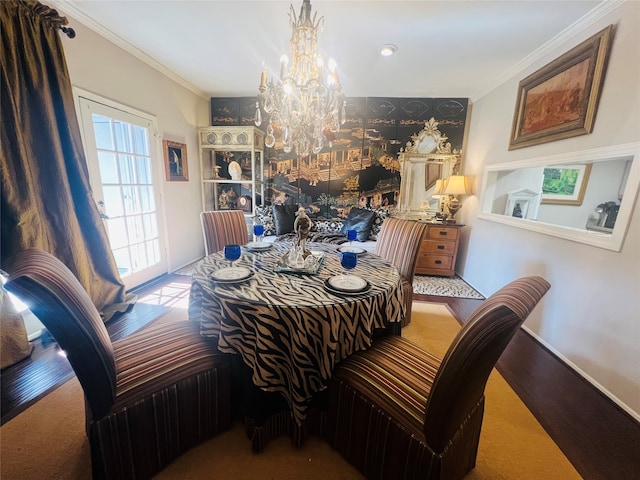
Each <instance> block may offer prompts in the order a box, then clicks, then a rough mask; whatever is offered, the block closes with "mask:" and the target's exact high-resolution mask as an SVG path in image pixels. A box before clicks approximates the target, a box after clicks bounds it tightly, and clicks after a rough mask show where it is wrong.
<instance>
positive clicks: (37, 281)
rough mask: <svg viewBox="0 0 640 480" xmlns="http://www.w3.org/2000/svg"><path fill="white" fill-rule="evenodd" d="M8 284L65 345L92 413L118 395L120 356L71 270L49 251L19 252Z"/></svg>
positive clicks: (102, 411)
mask: <svg viewBox="0 0 640 480" xmlns="http://www.w3.org/2000/svg"><path fill="white" fill-rule="evenodd" d="M7 270H8V272H9V281H8V282H7V283H6V284H5V289H6V290H7V291H9V292H12V293H13V294H15V295H16V296H17V297H18V298H20V299H21V300H22V301H23V302H24V303H25V304H26V305H27V306H28V307H29V309H30V310H31V311H32V312H33V313H34V315H35V316H36V317H38V319H39V320H40V321H41V322H42V323H43V324H44V326H45V327H46V328H47V329H48V330H49V332H50V333H51V335H52V336H53V338H55V340H56V342H58V345H60V348H62V350H64V351H65V353H66V356H67V359H68V360H69V363H70V364H71V367H72V368H73V370H74V372H75V373H76V376H77V377H78V380H79V381H80V384H81V385H82V388H83V390H84V393H85V397H86V399H87V403H88V405H89V407H90V409H91V412H92V414H93V418H94V419H98V418H101V417H103V416H104V415H106V414H107V413H108V412H109V410H110V409H111V406H112V405H113V403H114V401H115V389H116V361H115V356H114V353H113V346H112V344H111V340H110V339H109V334H108V332H107V329H106V328H105V326H104V323H103V322H102V318H101V317H100V313H99V312H98V310H97V309H96V307H95V305H94V304H93V303H92V301H91V298H89V295H88V294H87V292H86V291H85V290H84V288H83V287H82V285H81V284H80V282H79V281H78V280H77V279H76V277H75V276H74V275H73V273H71V271H70V270H69V269H68V268H67V267H66V266H65V265H64V264H63V263H62V262H61V261H60V260H58V259H57V258H55V257H54V256H53V255H51V254H50V253H47V252H44V251H42V250H37V249H27V250H23V251H22V252H20V253H19V254H18V255H16V257H15V258H14V259H13V261H12V262H11V264H10V267H9V268H8V269H7Z"/></svg>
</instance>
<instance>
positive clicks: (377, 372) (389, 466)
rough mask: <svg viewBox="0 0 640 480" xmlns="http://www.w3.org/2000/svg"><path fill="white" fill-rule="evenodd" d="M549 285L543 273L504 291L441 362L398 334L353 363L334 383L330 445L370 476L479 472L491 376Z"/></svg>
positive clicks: (342, 367)
mask: <svg viewBox="0 0 640 480" xmlns="http://www.w3.org/2000/svg"><path fill="white" fill-rule="evenodd" d="M548 289H549V284H548V283H547V282H546V281H545V280H544V279H542V278H540V277H525V278H522V279H519V280H515V281H514V282H511V283H510V284H509V285H507V286H505V287H503V288H502V289H500V290H499V291H498V292H496V293H495V294H494V295H492V296H491V297H489V298H488V299H487V300H486V301H484V302H483V303H482V304H481V305H480V307H479V308H478V309H477V310H476V311H475V312H474V313H473V315H472V316H471V317H470V318H469V320H468V321H467V323H466V324H465V325H464V326H463V327H462V329H461V330H460V331H459V332H458V334H457V335H456V337H455V338H454V340H453V342H452V343H451V345H450V347H449V349H448V351H447V353H446V354H445V356H444V358H443V359H442V360H440V359H439V358H437V357H435V356H434V355H432V354H430V353H429V352H427V351H424V350H423V349H421V348H419V347H417V346H416V345H415V344H413V343H411V342H409V341H408V340H407V339H405V338H402V337H398V336H392V337H385V338H384V339H381V340H378V341H376V342H374V344H373V346H372V347H371V348H370V349H369V350H365V351H362V352H358V353H356V354H353V355H351V356H349V357H348V358H346V359H345V360H344V361H342V362H341V363H340V364H339V365H338V367H337V368H336V370H334V373H333V377H332V381H331V384H330V386H329V407H328V413H327V432H328V433H327V437H328V441H329V443H330V444H331V445H332V446H333V447H334V448H335V449H336V450H337V451H338V452H340V453H341V454H342V456H343V457H344V458H345V459H346V460H347V461H349V462H350V463H351V464H352V465H354V466H355V467H356V468H357V469H358V470H360V471H361V472H362V473H363V474H364V475H365V476H366V477H367V478H369V479H396V478H420V479H442V480H456V479H461V478H462V477H464V475H465V474H467V473H468V472H470V471H471V470H472V469H473V468H474V467H475V462H476V455H477V452H478V442H479V439H480V430H481V427H482V419H483V414H484V389H485V385H486V383H487V379H488V377H489V374H490V373H491V370H492V369H493V367H494V365H495V363H496V362H497V360H498V358H499V357H500V355H501V354H502V352H503V351H504V349H505V348H506V346H507V344H508V343H509V342H510V340H511V338H512V337H513V336H514V335H515V333H516V331H517V330H518V329H519V328H520V325H522V322H523V321H524V320H525V319H526V318H527V317H528V316H529V313H530V312H531V311H532V310H533V308H534V307H535V306H536V304H537V303H538V302H539V301H540V299H541V298H542V297H543V296H544V294H545V293H546V292H547V290H548Z"/></svg>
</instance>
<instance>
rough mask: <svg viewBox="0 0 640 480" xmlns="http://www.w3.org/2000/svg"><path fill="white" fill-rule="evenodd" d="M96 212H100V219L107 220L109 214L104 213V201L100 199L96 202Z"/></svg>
mask: <svg viewBox="0 0 640 480" xmlns="http://www.w3.org/2000/svg"><path fill="white" fill-rule="evenodd" d="M98 213H99V214H100V218H101V219H102V220H109V215H107V214H106V213H104V202H103V201H102V200H100V201H99V202H98Z"/></svg>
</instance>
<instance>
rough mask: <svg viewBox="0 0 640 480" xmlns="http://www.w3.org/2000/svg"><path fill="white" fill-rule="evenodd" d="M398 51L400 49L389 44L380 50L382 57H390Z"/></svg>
mask: <svg viewBox="0 0 640 480" xmlns="http://www.w3.org/2000/svg"><path fill="white" fill-rule="evenodd" d="M397 49H398V47H396V46H395V45H392V44H390V43H388V44H387V45H383V46H382V48H381V49H380V55H382V56H383V57H389V56H391V55H393V54H394V53H396V50H397Z"/></svg>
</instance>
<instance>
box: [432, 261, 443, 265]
mask: <svg viewBox="0 0 640 480" xmlns="http://www.w3.org/2000/svg"><path fill="white" fill-rule="evenodd" d="M433 263H435V264H436V265H440V264H441V263H442V260H436V261H435V262H433Z"/></svg>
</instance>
